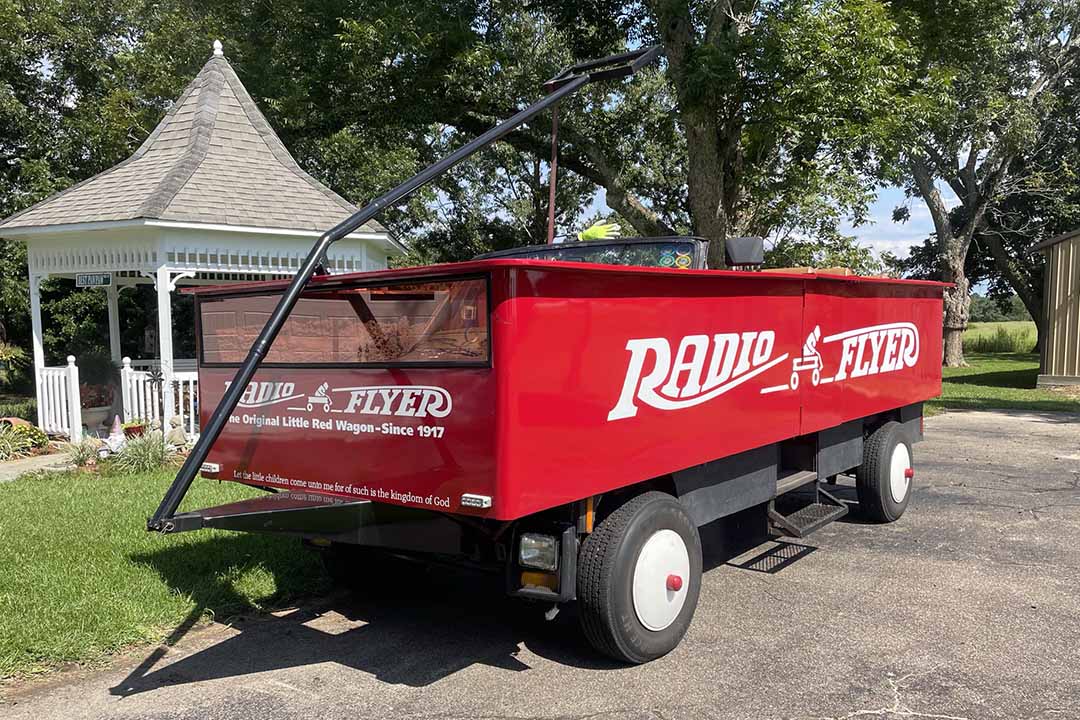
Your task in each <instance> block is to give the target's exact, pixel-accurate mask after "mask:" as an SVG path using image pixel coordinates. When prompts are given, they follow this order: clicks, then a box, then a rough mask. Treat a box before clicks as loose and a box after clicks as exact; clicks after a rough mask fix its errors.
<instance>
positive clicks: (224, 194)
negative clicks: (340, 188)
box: [0, 42, 403, 438]
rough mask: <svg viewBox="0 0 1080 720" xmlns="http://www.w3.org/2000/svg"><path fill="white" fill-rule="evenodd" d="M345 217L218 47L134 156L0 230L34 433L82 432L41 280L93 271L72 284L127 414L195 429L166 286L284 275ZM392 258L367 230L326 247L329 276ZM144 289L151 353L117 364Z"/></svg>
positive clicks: (189, 372) (380, 232)
mask: <svg viewBox="0 0 1080 720" xmlns="http://www.w3.org/2000/svg"><path fill="white" fill-rule="evenodd" d="M355 211H356V207H355V206H353V205H352V204H351V203H349V202H348V201H347V200H345V199H344V198H342V197H341V196H339V195H337V194H336V193H334V192H333V191H332V190H330V189H329V188H327V187H326V186H324V185H323V184H321V183H320V182H319V181H318V180H315V179H314V178H313V177H311V176H310V175H308V174H307V173H305V172H304V171H303V170H302V169H300V167H299V166H298V165H297V164H296V161H295V160H294V159H293V158H292V156H291V155H290V154H289V152H288V150H286V149H285V146H284V145H282V143H281V141H280V140H279V139H278V137H277V134H275V132H274V130H273V129H272V128H271V127H270V125H269V124H268V123H267V122H266V118H264V117H263V115H262V113H261V112H259V109H258V108H257V107H256V106H255V103H254V102H253V101H252V99H251V96H250V95H248V92H247V90H245V89H244V86H243V84H241V82H240V80H239V78H237V76H236V73H235V72H234V71H233V69H232V66H231V65H229V62H228V61H227V60H226V59H225V57H224V56H223V54H222V52H221V44H220V43H218V42H215V43H214V54H213V56H212V57H211V58H210V60H209V61H208V62H207V63H206V65H205V66H203V68H202V70H201V71H200V72H199V74H198V75H197V76H196V77H195V79H194V81H192V83H191V84H190V85H189V86H188V87H187V89H186V90H185V91H184V93H183V95H181V96H180V98H179V99H178V100H177V101H176V102H175V103H174V104H173V105H172V108H171V109H170V110H169V112H168V113H167V114H166V115H165V117H164V118H163V119H162V120H161V122H160V123H159V124H158V126H157V127H156V128H155V129H154V131H153V132H152V133H151V134H150V136H149V137H148V138H147V139H146V141H145V142H143V144H142V145H141V146H140V147H139V149H138V150H137V151H136V152H135V154H134V155H132V156H131V157H130V158H128V159H127V160H125V161H123V162H122V163H120V164H119V165H116V166H115V167H112V168H110V169H109V170H106V171H105V172H103V173H101V174H99V175H95V176H94V177H92V178H90V179H88V180H85V181H83V182H81V183H78V184H77V185H74V186H72V187H70V188H68V189H67V190H64V191H63V192H60V193H57V194H56V195H53V196H51V197H49V198H47V199H45V200H43V201H42V202H40V203H38V204H36V205H34V206H32V207H30V208H27V209H26V210H23V211H22V212H20V213H17V214H15V215H12V216H11V217H9V218H7V219H6V220H4V221H2V222H0V237H4V238H8V239H13V240H21V241H24V242H26V244H27V258H28V260H27V264H28V266H29V275H30V307H31V314H32V324H33V344H34V347H33V356H34V368H35V375H36V378H37V400H38V423H39V425H40V426H41V427H42V428H44V429H45V430H47V431H49V432H55V433H64V434H69V435H70V436H71V437H73V438H75V437H78V436H79V434H80V432H81V426H82V424H83V423H82V421H81V416H80V413H79V405H80V403H79V391H78V371H77V362H78V359H77V356H78V350H79V349H77V348H72V350H71V353H72V355H73V356H75V357H74V358H69V359H68V364H67V365H66V366H60V367H46V366H45V353H44V348H43V344H42V324H41V303H40V292H39V291H40V285H41V281H42V280H44V279H46V278H49V277H65V278H75V277H76V276H77V275H94V277H93V278H90V277H86V278H83V279H84V280H95V281H97V282H102V283H103V287H104V289H103V290H102V292H105V293H106V294H107V297H108V310H109V348H110V351H111V355H112V358H113V361H114V362H116V363H117V364H118V365H120V364H121V362H123V365H124V369H123V373H122V390H123V393H122V395H123V402H124V407H123V410H124V416H125V418H126V419H131V418H133V417H140V418H146V419H150V418H154V419H160V420H161V421H162V422H163V423H165V422H167V421H168V420H169V418H170V417H172V416H173V415H179V416H180V417H181V418H183V419H184V421H185V424H186V425H187V426H188V429H189V431H191V432H197V422H198V412H197V407H198V390H197V378H196V376H195V373H194V370H195V361H194V359H191V358H182V359H177V358H174V357H173V347H172V338H173V329H172V309H171V302H170V298H171V295H172V293H173V292H175V291H176V289H177V286H178V285H199V284H225V283H233V282H243V281H249V280H255V279H267V278H276V277H287V276H290V275H291V274H292V273H293V272H294V271H295V270H296V269H297V268H298V267H299V266H300V263H301V262H302V260H303V259H304V257H305V256H306V255H307V253H308V251H309V250H310V248H311V245H312V244H313V242H314V241H315V238H317V237H318V236H319V235H320V234H321V233H322V232H323V231H325V230H327V229H329V228H330V227H332V226H334V225H335V224H337V223H338V222H340V221H341V220H343V219H344V218H346V217H347V216H349V215H350V214H352V213H353V212H355ZM402 251H403V248H402V247H401V245H400V244H398V243H397V242H396V241H395V240H394V239H393V238H391V237H390V235H389V233H388V232H387V231H386V229H385V228H383V227H382V226H381V225H379V224H378V223H375V222H370V223H368V224H366V225H364V226H363V227H362V228H361V230H360V231H358V232H356V233H354V234H352V235H350V236H349V237H347V238H345V239H344V240H342V241H340V242H338V243H336V244H335V245H334V246H333V249H332V251H331V253H330V254H329V256H328V258H327V263H326V264H327V267H328V268H329V269H330V271H331V272H356V271H362V270H375V269H381V268H385V267H386V265H387V261H388V259H389V258H390V257H392V256H394V255H398V254H400V253H401V252H402ZM106 282H107V284H104V283H106ZM143 283H152V284H153V285H154V287H155V289H156V291H157V299H158V313H157V319H158V333H157V334H158V343H159V347H158V357H157V359H156V360H154V361H151V362H144V363H138V362H136V363H130V362H128V361H126V359H124V358H123V357H122V352H121V347H120V322H121V319H120V317H119V313H118V304H117V298H118V296H119V293H120V292H121V291H123V290H124V289H125V288H129V287H131V286H134V285H138V284H143ZM152 371H158V372H152ZM91 429H92V430H93V429H95V428H91Z"/></svg>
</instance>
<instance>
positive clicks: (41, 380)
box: [37, 355, 82, 442]
mask: <svg viewBox="0 0 1080 720" xmlns="http://www.w3.org/2000/svg"><path fill="white" fill-rule="evenodd" d="M37 387H38V425H39V426H40V427H41V429H42V430H44V431H45V432H47V433H50V434H52V435H67V436H68V437H69V438H70V439H71V441H72V442H78V441H79V439H80V438H82V406H81V404H80V401H79V368H78V367H76V366H75V357H74V356H73V355H68V357H67V365H65V366H60V367H43V368H41V370H39V371H38V382H37Z"/></svg>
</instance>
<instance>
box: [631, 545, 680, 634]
mask: <svg viewBox="0 0 1080 720" xmlns="http://www.w3.org/2000/svg"><path fill="white" fill-rule="evenodd" d="M672 576H674V577H677V578H679V583H676V584H679V585H681V586H680V587H679V588H678V589H677V590H669V589H668V588H669V586H670V584H672V583H671V582H669V578H671V577H672ZM689 591H690V553H689V552H687V550H686V543H684V542H683V539H682V536H681V535H679V533H677V532H675V531H674V530H658V531H656V532H655V533H653V535H652V537H650V538H649V539H648V540H646V541H645V545H644V546H643V547H642V548H641V552H640V553H638V558H637V564H636V565H635V566H634V588H633V593H634V612H635V613H637V617H638V620H640V621H641V624H642V625H644V626H645V627H646V628H648V629H649V630H654V631H657V630H663V629H664V628H666V627H668V626H669V625H671V623H673V622H675V618H677V617H678V616H679V613H680V612H681V611H682V608H683V605H684V604H685V603H686V595H687V593H688V592H689Z"/></svg>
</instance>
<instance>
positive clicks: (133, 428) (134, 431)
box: [120, 418, 148, 438]
mask: <svg viewBox="0 0 1080 720" xmlns="http://www.w3.org/2000/svg"><path fill="white" fill-rule="evenodd" d="M147 424H148V423H147V422H146V420H144V419H143V418H135V419H133V420H128V421H127V422H126V423H124V424H123V425H121V426H120V427H122V428H123V430H124V435H125V436H126V437H129V438H133V437H139V436H140V435H142V434H143V433H144V432H146V426H147Z"/></svg>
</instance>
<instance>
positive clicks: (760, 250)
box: [724, 237, 765, 266]
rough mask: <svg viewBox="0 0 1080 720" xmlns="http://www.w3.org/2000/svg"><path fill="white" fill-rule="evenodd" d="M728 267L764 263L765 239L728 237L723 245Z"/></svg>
mask: <svg viewBox="0 0 1080 720" xmlns="http://www.w3.org/2000/svg"><path fill="white" fill-rule="evenodd" d="M724 250H725V255H726V256H727V264H728V266H732V265H762V264H764V263H765V238H760V237H729V238H728V239H727V240H726V241H725V243H724Z"/></svg>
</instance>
